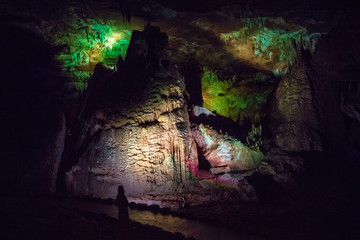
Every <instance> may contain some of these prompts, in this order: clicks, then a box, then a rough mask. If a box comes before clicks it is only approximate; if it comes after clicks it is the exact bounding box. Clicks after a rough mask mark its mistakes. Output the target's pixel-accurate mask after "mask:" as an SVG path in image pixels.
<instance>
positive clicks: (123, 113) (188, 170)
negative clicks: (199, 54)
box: [65, 30, 197, 198]
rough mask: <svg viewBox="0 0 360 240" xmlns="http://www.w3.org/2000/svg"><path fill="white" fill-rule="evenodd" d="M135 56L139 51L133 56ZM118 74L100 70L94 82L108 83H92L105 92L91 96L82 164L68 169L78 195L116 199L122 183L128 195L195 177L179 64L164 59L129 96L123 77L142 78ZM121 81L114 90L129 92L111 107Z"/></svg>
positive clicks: (81, 139) (83, 132)
mask: <svg viewBox="0 0 360 240" xmlns="http://www.w3.org/2000/svg"><path fill="white" fill-rule="evenodd" d="M155 32H156V30H155ZM158 33H160V32H158ZM155 35H156V34H155ZM137 37H138V38H139V39H133V40H132V42H138V43H139V42H141V41H142V42H144V43H145V44H147V43H146V38H145V39H144V38H142V37H144V35H143V34H137ZM131 49H134V48H129V50H130V51H131ZM134 51H135V50H134ZM138 52H139V53H140V54H144V52H143V51H138ZM148 53H149V52H147V53H146V52H145V55H146V54H148ZM150 54H151V53H150ZM134 55H136V52H131V53H130V55H129V56H134ZM157 56H159V55H157ZM137 57H139V58H141V56H137ZM149 59H150V61H152V60H153V59H154V58H153V57H152V56H149V55H146V58H145V59H143V60H144V62H145V65H148V62H147V61H148V60H149ZM159 60H161V59H159ZM157 62H158V61H157ZM152 70H154V68H152ZM115 75H116V74H112V75H111V74H110V76H109V77H108V79H105V80H104V79H101V78H102V77H105V76H106V74H94V76H95V77H97V78H100V79H93V80H92V81H93V82H96V81H101V82H102V83H103V84H102V87H101V86H100V87H97V89H95V90H96V91H94V89H93V90H91V88H90V87H91V86H90V85H89V89H88V91H89V92H91V91H93V92H97V93H98V95H99V94H100V96H97V97H96V98H95V99H96V101H95V100H94V96H89V100H88V101H87V106H86V107H85V110H84V111H83V113H84V117H82V118H83V120H82V123H81V124H80V126H81V130H80V132H79V134H78V140H77V141H76V144H75V145H76V151H77V152H78V155H77V157H76V158H77V164H76V165H74V166H72V168H71V169H70V170H69V171H68V172H67V173H66V176H65V178H66V187H67V189H68V190H69V191H70V192H71V193H72V194H74V195H80V196H85V195H86V196H90V195H91V196H93V197H97V198H114V197H115V196H116V189H117V186H118V185H120V184H121V185H123V186H124V188H125V192H126V194H127V195H136V194H143V193H162V192H169V191H171V190H174V189H175V188H176V187H177V186H178V185H179V184H181V183H183V182H184V181H186V180H188V179H190V178H191V177H192V175H193V173H194V172H195V170H196V168H197V151H196V145H195V142H194V140H193V139H192V137H191V134H192V133H191V130H190V127H189V126H190V123H189V117H188V112H187V109H186V104H185V101H184V98H183V91H184V88H185V85H184V81H183V78H182V77H181V76H180V74H179V73H178V71H177V69H176V68H175V67H174V66H173V65H171V64H168V65H166V66H162V65H161V61H160V65H159V70H158V71H157V72H156V73H154V71H152V76H151V77H149V76H148V77H147V78H146V79H141V80H140V81H141V83H139V84H142V85H141V86H143V89H141V90H139V91H136V92H134V93H131V94H130V95H129V93H128V92H127V91H128V90H127V89H123V88H122V87H123V86H124V85H121V83H119V81H135V82H134V83H132V85H136V84H137V82H136V81H137V80H138V79H135V80H134V79H131V76H128V77H129V78H126V79H116V78H115V80H114V79H113V77H114V76H115ZM143 76H145V75H143ZM137 77H139V75H138V76H137ZM118 84H120V85H118ZM93 86H94V85H93ZM115 86H118V88H117V89H116V91H115V93H114V94H116V95H123V97H121V96H120V97H119V98H118V101H117V102H116V104H114V103H113V102H112V103H111V106H110V105H109V103H108V102H107V101H106V100H104V99H107V98H106V95H109V94H111V93H112V91H111V90H114V87H115ZM119 86H120V87H119ZM125 86H126V84H125ZM101 92H102V94H101ZM93 95H95V94H93ZM109 99H113V98H109ZM109 101H110V100H109ZM91 106H93V107H91ZM108 106H109V107H108Z"/></svg>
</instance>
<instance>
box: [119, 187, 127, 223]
mask: <svg viewBox="0 0 360 240" xmlns="http://www.w3.org/2000/svg"><path fill="white" fill-rule="evenodd" d="M128 204H129V202H128V200H127V198H126V196H125V190H124V187H123V186H121V185H120V186H119V187H118V192H117V196H116V205H117V207H118V210H119V211H118V219H119V221H120V222H121V223H128V222H129V211H128Z"/></svg>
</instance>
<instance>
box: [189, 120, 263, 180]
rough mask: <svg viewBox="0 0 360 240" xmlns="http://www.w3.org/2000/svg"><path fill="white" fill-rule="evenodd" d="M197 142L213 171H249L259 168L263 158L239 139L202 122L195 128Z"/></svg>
mask: <svg viewBox="0 0 360 240" xmlns="http://www.w3.org/2000/svg"><path fill="white" fill-rule="evenodd" d="M193 136H194V138H195V141H196V144H197V145H198V147H199V148H200V149H201V151H202V153H203V155H204V156H205V159H206V160H207V161H209V163H210V165H211V169H210V170H211V172H213V173H216V174H218V173H225V172H231V171H248V170H253V169H255V168H257V167H258V166H259V164H260V162H261V160H262V158H263V154H262V153H261V152H260V150H253V149H250V148H249V147H247V146H245V145H244V144H243V143H242V142H240V141H239V140H237V139H235V138H233V137H231V136H228V135H226V134H222V133H219V132H217V131H216V130H214V129H213V128H211V127H209V126H204V125H202V124H200V125H199V126H197V127H195V128H194V129H193Z"/></svg>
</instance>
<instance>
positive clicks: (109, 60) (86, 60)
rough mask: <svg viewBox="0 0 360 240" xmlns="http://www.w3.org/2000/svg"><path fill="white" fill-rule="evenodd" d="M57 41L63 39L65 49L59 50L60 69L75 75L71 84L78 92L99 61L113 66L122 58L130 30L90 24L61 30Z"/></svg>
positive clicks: (127, 43) (127, 44) (83, 86)
mask: <svg viewBox="0 0 360 240" xmlns="http://www.w3.org/2000/svg"><path fill="white" fill-rule="evenodd" d="M62 36H63V38H66V39H60V40H58V42H61V43H62V42H66V40H67V45H68V49H66V51H63V52H61V53H60V54H59V55H58V56H57V59H58V60H59V61H60V63H61V64H62V65H63V69H64V70H65V71H66V72H69V73H70V74H71V76H72V77H73V78H74V81H73V82H72V86H73V87H74V88H75V89H76V90H79V91H82V90H84V89H86V87H87V83H86V82H87V79H88V78H89V77H90V75H91V73H92V71H93V69H94V66H95V65H96V64H97V63H98V62H103V63H104V64H106V65H108V66H110V67H113V66H115V65H116V62H117V59H118V57H119V55H121V56H122V57H123V58H125V56H126V51H127V48H128V46H129V41H130V37H131V31H129V30H127V29H120V30H119V29H115V28H114V27H111V26H108V25H103V24H99V23H93V24H92V25H89V26H85V27H83V30H82V31H69V32H66V33H64V34H63V35H62Z"/></svg>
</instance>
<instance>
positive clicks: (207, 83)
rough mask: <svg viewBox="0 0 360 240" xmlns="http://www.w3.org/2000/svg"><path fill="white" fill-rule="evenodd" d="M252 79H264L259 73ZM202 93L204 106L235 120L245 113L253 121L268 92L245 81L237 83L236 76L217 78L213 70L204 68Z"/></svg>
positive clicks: (258, 80)
mask: <svg viewBox="0 0 360 240" xmlns="http://www.w3.org/2000/svg"><path fill="white" fill-rule="evenodd" d="M252 80H253V81H257V82H261V81H265V80H264V76H262V75H261V74H257V75H256V76H255V77H254V79H252ZM248 82H249V81H248ZM202 94H203V99H204V107H205V108H207V109H209V110H210V111H216V112H217V113H218V114H220V115H222V116H224V117H229V118H231V119H232V120H234V121H235V122H236V121H238V120H239V119H241V118H243V117H244V116H245V115H247V116H249V117H251V118H252V119H253V120H254V121H256V120H259V119H258V118H259V116H258V113H259V112H260V108H261V107H262V106H263V104H264V103H265V99H266V96H267V95H268V94H269V92H263V91H262V90H261V89H260V90H258V89H254V88H252V87H251V86H248V83H246V81H243V83H241V82H240V83H239V81H236V76H233V78H231V79H228V80H219V79H218V76H217V74H216V73H215V72H213V71H211V70H209V69H207V68H205V69H204V74H203V77H202Z"/></svg>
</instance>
